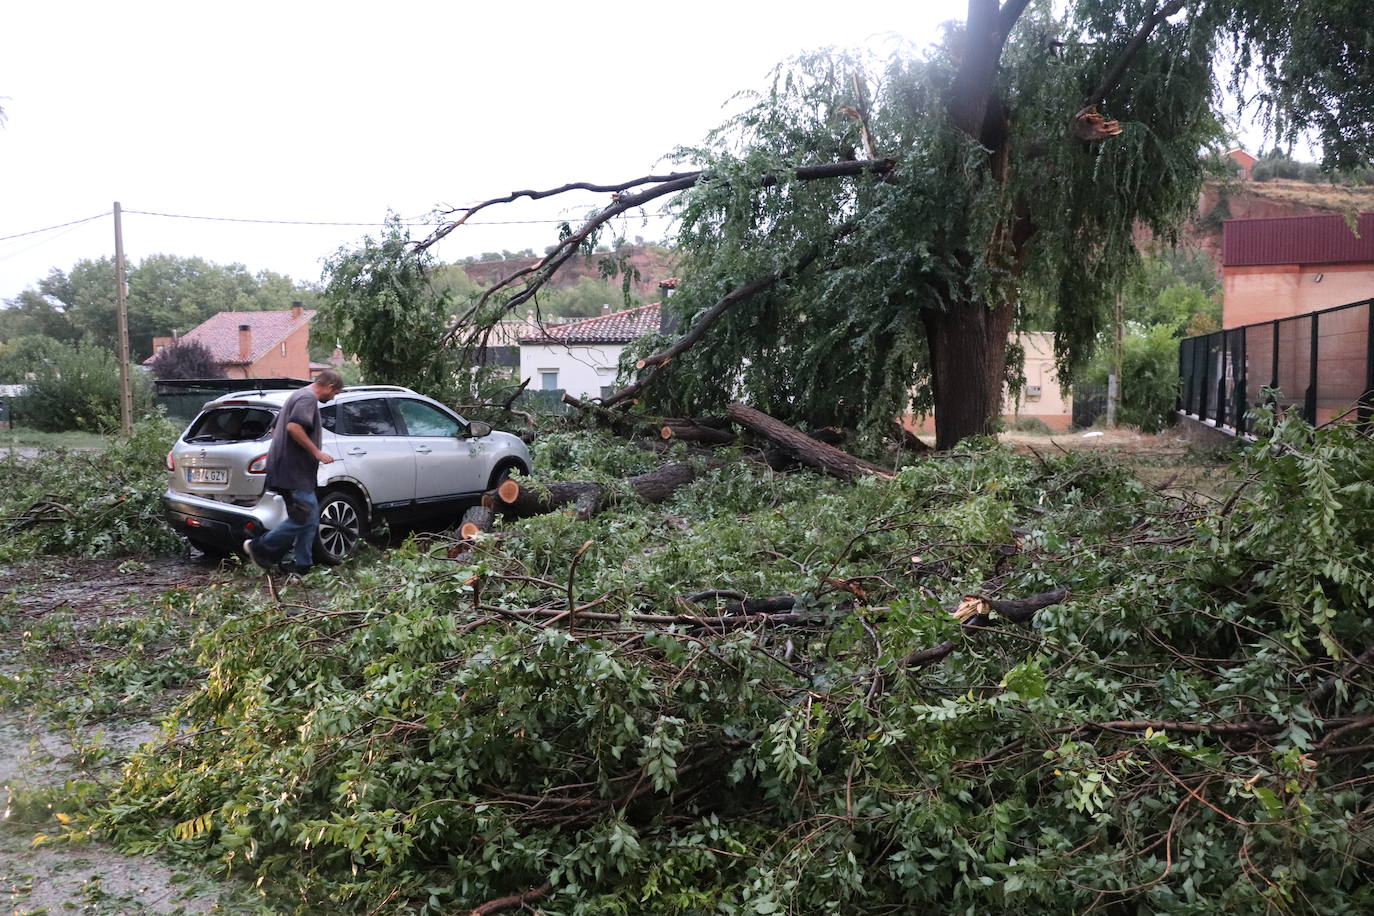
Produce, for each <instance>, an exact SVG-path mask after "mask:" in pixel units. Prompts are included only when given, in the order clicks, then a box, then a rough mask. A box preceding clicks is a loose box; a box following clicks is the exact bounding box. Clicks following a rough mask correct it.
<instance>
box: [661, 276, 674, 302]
mask: <svg viewBox="0 0 1374 916" xmlns="http://www.w3.org/2000/svg"><path fill="white" fill-rule="evenodd" d="M677 284H678V278H677V277H669V278H668V279H666V280H660V281H659V282H658V292H659V295H660V296H662V297H663V298H664V299H667V298H669V297H671V296H672V295H673V293H675V292H677Z"/></svg>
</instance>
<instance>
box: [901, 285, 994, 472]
mask: <svg viewBox="0 0 1374 916" xmlns="http://www.w3.org/2000/svg"><path fill="white" fill-rule="evenodd" d="M921 320H922V321H923V322H924V323H925V328H926V339H927V341H928V343H929V347H930V384H931V389H932V392H933V394H934V398H935V447H936V448H937V449H939V450H941V451H943V450H945V449H948V448H953V447H954V446H955V445H956V444H958V442H959V440H961V439H966V438H968V437H969V436H979V435H987V434H990V433H992V432H993V431H994V427H993V423H994V421H995V420H996V418H997V417H998V416H999V415H1000V414H1001V413H1002V386H1003V383H1004V381H1005V377H1006V370H1007V335H1008V334H1010V333H1011V324H1012V309H1011V306H1010V305H1008V304H1005V303H1003V304H1000V305H995V306H992V307H987V306H984V305H983V304H982V303H980V302H969V303H965V304H960V305H956V306H955V307H953V308H951V309H950V310H949V311H940V310H938V309H922V310H921Z"/></svg>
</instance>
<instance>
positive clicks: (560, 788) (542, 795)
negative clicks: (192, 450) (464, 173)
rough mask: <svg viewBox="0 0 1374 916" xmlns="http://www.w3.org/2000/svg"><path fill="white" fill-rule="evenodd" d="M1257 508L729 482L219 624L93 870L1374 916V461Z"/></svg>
mask: <svg viewBox="0 0 1374 916" xmlns="http://www.w3.org/2000/svg"><path fill="white" fill-rule="evenodd" d="M539 448H540V457H539V463H540V464H541V467H543V468H544V469H545V473H549V474H550V475H551V476H552V477H553V478H555V479H556V478H563V477H566V478H567V479H575V480H606V481H611V480H614V479H616V478H619V477H622V476H625V475H626V474H629V473H642V472H645V471H647V470H650V469H652V468H653V467H655V466H656V465H657V463H658V462H659V461H660V458H659V457H658V456H655V455H652V454H649V453H645V452H637V451H636V450H635V449H633V448H630V447H627V446H624V445H621V444H607V440H604V439H599V438H598V437H595V436H592V435H589V434H577V435H572V436H553V437H545V438H541V439H540V442H539ZM1236 480H1237V481H1238V483H1237V485H1236V486H1234V487H1233V488H1231V490H1232V493H1231V495H1230V497H1229V498H1228V499H1226V500H1225V501H1224V502H1211V501H1205V502H1199V501H1193V500H1190V499H1185V498H1180V497H1178V496H1169V495H1165V494H1163V493H1161V492H1157V491H1155V490H1153V489H1152V488H1150V487H1148V486H1146V485H1144V484H1142V483H1140V482H1139V481H1137V480H1136V479H1135V478H1133V477H1132V476H1131V475H1130V474H1129V473H1128V472H1126V471H1125V470H1123V469H1122V468H1121V467H1120V466H1119V465H1115V464H1113V463H1112V462H1111V461H1110V460H1109V459H1106V458H1103V457H1102V456H1095V455H1087V454H1075V455H1042V456H1021V455H1015V454H1012V453H1010V452H1009V451H1006V450H1004V449H1000V448H997V447H995V446H990V445H981V446H971V447H966V448H963V449H961V450H958V451H955V452H953V453H948V454H944V455H941V456H938V457H935V458H932V459H928V460H924V461H921V462H919V463H917V464H914V465H911V466H908V467H906V468H903V469H901V470H900V471H898V472H897V473H896V474H895V476H894V477H893V478H892V479H890V480H884V479H878V478H875V477H871V476H869V477H864V478H861V479H859V480H857V481H855V482H852V483H851V482H841V481H836V480H832V479H828V478H825V477H822V476H819V475H816V474H812V473H809V472H802V473H795V474H787V475H776V476H775V475H773V474H771V473H770V472H768V471H767V470H766V469H764V468H761V467H760V466H758V465H757V464H752V463H743V462H740V463H738V464H735V465H729V466H725V467H715V468H703V469H701V470H700V471H699V473H698V474H697V476H696V479H695V480H694V481H693V482H691V483H689V484H687V485H685V486H683V487H681V488H680V489H679V490H677V492H676V493H675V494H674V495H673V497H672V498H671V499H670V500H668V501H667V502H665V503H663V504H661V505H648V504H643V503H633V502H626V503H624V504H621V505H618V506H617V507H616V508H615V510H614V511H609V512H605V513H603V514H600V515H597V516H596V517H593V518H590V519H587V520H581V519H578V518H577V517H575V515H573V514H571V513H569V512H554V513H552V514H547V515H540V516H537V517H532V518H528V519H524V520H519V521H512V520H502V521H501V522H499V523H498V524H497V527H496V528H495V533H497V534H500V535H501V536H500V537H490V536H481V535H479V536H477V539H476V541H475V543H474V545H473V547H472V549H471V550H468V551H465V552H461V553H460V555H459V556H458V557H457V558H456V559H449V549H448V548H449V546H450V543H449V542H447V541H445V540H443V539H438V540H437V542H436V541H429V542H425V541H412V542H410V543H408V544H407V545H405V546H404V547H402V548H399V549H397V550H394V551H391V552H389V553H387V554H386V555H384V556H383V557H381V558H379V559H376V560H375V561H373V562H371V563H368V564H359V565H356V566H354V567H353V568H351V569H346V570H345V573H344V574H343V575H341V576H339V577H337V579H336V581H335V582H334V583H333V584H332V585H331V586H329V588H328V589H327V590H320V589H311V590H307V591H298V592H295V593H293V592H292V591H291V589H290V588H288V589H287V590H286V591H285V592H284V593H283V594H282V598H281V600H280V601H273V600H271V599H270V598H269V597H268V596H267V595H265V594H257V595H251V596H245V595H244V594H243V593H241V592H240V593H235V592H232V591H230V590H226V589H216V590H212V591H207V592H205V593H204V594H202V595H201V596H199V597H198V598H197V599H196V602H198V604H199V605H200V607H199V609H198V610H197V613H198V615H200V616H202V617H204V619H207V620H220V619H222V620H223V621H224V622H223V623H222V624H221V625H220V626H219V627H218V628H216V629H215V630H213V631H210V632H206V633H205V634H203V635H201V636H200V637H199V638H198V641H197V648H198V651H199V653H200V659H201V662H202V664H203V665H204V669H205V678H204V682H203V684H201V686H200V687H199V689H198V690H196V691H195V692H194V693H193V694H191V695H190V696H189V697H187V699H186V700H185V701H184V702H183V703H182V704H181V706H180V707H179V708H178V709H177V710H176V713H175V715H173V716H172V717H171V718H170V719H169V720H168V722H167V726H166V731H165V733H164V735H163V736H162V738H161V739H160V740H158V741H155V742H153V743H152V744H150V745H149V746H147V748H145V750H144V751H143V752H142V753H140V754H139V755H137V756H136V757H135V758H134V759H133V761H132V762H131V763H130V765H129V766H128V767H127V769H126V771H125V774H124V777H123V780H122V782H121V783H120V784H119V785H118V786H117V787H116V788H115V789H114V790H113V791H112V792H111V793H110V794H109V795H108V796H107V797H106V798H104V799H103V800H100V801H98V802H92V803H91V804H89V805H88V806H87V808H86V812H85V820H84V829H86V830H89V831H92V832H95V833H100V834H105V835H108V836H112V837H114V838H115V839H117V840H118V841H119V842H121V843H122V844H124V846H125V847H126V848H128V849H132V850H138V851H150V850H163V851H173V852H176V853H178V854H180V855H182V856H185V857H188V858H191V859H194V860H198V861H203V862H210V863H219V864H220V865H221V866H223V867H225V868H228V869H231V870H233V871H234V872H236V873H243V872H247V873H249V874H253V875H256V876H257V877H258V878H260V879H261V881H262V887H263V888H264V892H266V893H268V894H269V896H270V898H271V899H272V900H273V901H275V902H276V903H275V905H276V906H277V907H278V909H283V910H289V909H291V908H295V909H296V910H297V911H299V912H303V913H304V912H332V913H339V912H357V913H387V912H416V913H453V912H465V911H468V910H475V911H478V912H497V911H500V910H503V909H518V908H519V907H521V906H527V907H533V906H535V905H536V901H537V907H538V909H539V911H540V912H544V913H548V914H574V913H576V914H593V913H597V914H601V913H704V912H720V913H754V914H769V913H781V912H808V913H809V912H844V913H892V912H903V911H919V910H931V909H941V910H958V911H967V912H989V911H994V912H995V911H1036V912H1082V911H1088V910H1093V909H1100V910H1109V911H1112V912H1159V913H1163V912H1169V913H1203V912H1209V913H1210V912H1258V911H1271V910H1272V911H1277V912H1320V913H1357V912H1366V911H1368V910H1369V908H1370V907H1371V906H1374V892H1371V890H1370V888H1371V886H1374V885H1371V882H1370V880H1369V879H1370V877H1371V875H1370V866H1369V859H1370V855H1371V849H1370V844H1371V840H1374V833H1371V826H1370V815H1371V813H1372V812H1374V789H1371V783H1370V780H1369V778H1368V768H1369V764H1370V762H1371V756H1370V752H1371V750H1374V745H1371V744H1370V741H1371V740H1374V739H1371V729H1374V700H1372V699H1371V696H1370V694H1369V688H1370V687H1371V685H1374V677H1372V676H1371V674H1372V673H1374V672H1371V670H1370V667H1369V666H1370V664H1371V658H1374V655H1371V651H1374V650H1371V647H1372V646H1374V621H1371V617H1370V607H1371V605H1372V604H1374V560H1372V559H1371V556H1370V553H1369V550H1368V544H1369V543H1371V540H1372V539H1374V530H1372V529H1374V483H1371V480H1374V444H1371V442H1370V440H1369V439H1368V438H1366V437H1364V436H1363V435H1361V434H1359V433H1358V432H1357V431H1356V430H1353V429H1351V428H1338V429H1331V430H1325V431H1321V432H1313V431H1312V430H1311V429H1309V428H1307V427H1305V426H1303V425H1302V424H1301V423H1300V422H1296V421H1285V422H1282V423H1280V424H1279V425H1278V426H1277V428H1276V429H1275V431H1274V432H1273V434H1272V436H1271V437H1269V438H1267V439H1265V440H1264V441H1262V442H1260V443H1259V444H1257V445H1256V446H1254V447H1253V448H1252V449H1251V450H1250V452H1249V453H1248V454H1247V455H1246V456H1245V457H1243V458H1242V460H1241V461H1240V463H1239V465H1238V468H1237V477H1236ZM293 595H294V597H293ZM1032 596H1038V598H1036V599H1034V600H1027V601H1018V600H1017V599H1032ZM751 602H752V603H751ZM1003 602H1005V603H1003ZM1055 602H1058V603H1055Z"/></svg>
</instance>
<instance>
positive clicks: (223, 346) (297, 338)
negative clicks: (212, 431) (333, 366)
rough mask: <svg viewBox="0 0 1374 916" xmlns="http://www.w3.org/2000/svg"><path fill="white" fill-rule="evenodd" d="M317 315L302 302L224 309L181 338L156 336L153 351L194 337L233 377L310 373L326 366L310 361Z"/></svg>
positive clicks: (305, 376) (296, 376) (301, 374)
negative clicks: (278, 308) (271, 308)
mask: <svg viewBox="0 0 1374 916" xmlns="http://www.w3.org/2000/svg"><path fill="white" fill-rule="evenodd" d="M314 317H315V311H314V309H305V308H302V307H301V306H299V305H296V306H294V307H293V308H291V309H290V310H289V311H284V312H220V313H218V314H216V315H213V316H212V317H210V318H208V319H206V321H204V322H203V323H202V324H200V325H199V326H197V327H196V328H194V329H192V330H191V331H189V332H187V333H186V334H183V335H181V337H180V338H175V337H154V338H153V355H154V356H156V355H157V354H158V353H160V352H162V350H164V349H165V348H167V347H170V346H171V345H172V344H174V343H176V342H178V340H181V341H186V340H193V341H196V342H197V343H200V344H203V345H204V346H205V348H206V349H208V350H209V351H210V355H211V356H213V357H214V359H215V362H217V363H219V364H220V368H221V369H223V370H224V374H225V375H226V376H228V377H229V378H298V379H308V378H311V377H313V375H314V373H315V372H317V371H318V370H319V369H321V368H325V366H323V365H319V364H314V363H311V362H310V320H311V319H312V318H314ZM152 360H153V357H149V358H148V359H146V360H144V364H145V365H147V364H148V363H151V362H152Z"/></svg>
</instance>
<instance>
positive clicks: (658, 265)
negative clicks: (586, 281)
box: [458, 245, 677, 302]
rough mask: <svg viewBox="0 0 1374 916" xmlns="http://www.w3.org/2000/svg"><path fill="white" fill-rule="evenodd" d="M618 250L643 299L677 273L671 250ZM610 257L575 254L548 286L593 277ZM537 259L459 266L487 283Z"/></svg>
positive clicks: (641, 247) (629, 247)
mask: <svg viewBox="0 0 1374 916" xmlns="http://www.w3.org/2000/svg"><path fill="white" fill-rule="evenodd" d="M621 253H622V254H624V255H625V256H626V258H627V260H628V261H629V263H630V265H631V266H632V267H634V268H635V269H637V270H638V271H639V279H638V280H637V281H635V282H634V283H633V284H632V286H633V287H634V291H635V294H636V295H638V296H639V297H640V298H641V299H643V300H644V301H645V302H656V301H658V298H659V292H658V284H659V282H660V281H663V280H666V279H668V278H669V277H673V276H676V273H675V269H676V264H677V260H676V257H675V256H674V253H673V252H672V250H670V249H668V248H661V247H659V246H657V245H627V246H625V248H624V249H622V251H621ZM609 257H612V255H611V254H610V253H609V252H606V253H598V254H594V255H592V256H591V257H590V258H585V257H580V256H579V257H574V258H573V259H572V260H570V261H568V263H567V264H564V265H563V267H562V268H561V269H560V270H559V271H558V273H557V274H555V275H554V277H553V279H552V280H551V281H550V283H549V286H551V287H553V288H555V289H559V288H563V287H569V286H575V285H577V282H578V281H579V280H581V279H582V278H583V277H591V278H592V279H596V278H598V277H599V276H600V275H601V261H602V260H603V259H605V258H609ZM539 261H540V258H537V257H529V258H507V259H505V260H492V261H481V262H478V263H475V264H459V265H458V266H459V267H461V268H462V269H463V272H464V273H466V274H467V275H468V276H469V277H471V278H472V280H474V281H475V282H477V283H480V284H481V285H483V286H489V285H491V284H492V283H495V282H496V281H497V280H500V279H503V278H505V277H509V276H510V275H511V274H513V273H515V272H516V271H518V270H522V269H524V268H527V267H533V266H534V265H535V264H538V263H539Z"/></svg>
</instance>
